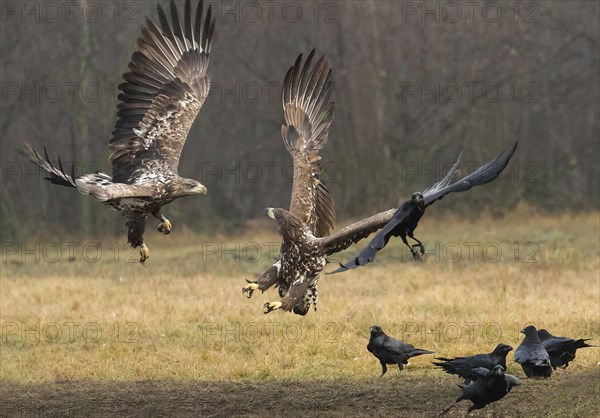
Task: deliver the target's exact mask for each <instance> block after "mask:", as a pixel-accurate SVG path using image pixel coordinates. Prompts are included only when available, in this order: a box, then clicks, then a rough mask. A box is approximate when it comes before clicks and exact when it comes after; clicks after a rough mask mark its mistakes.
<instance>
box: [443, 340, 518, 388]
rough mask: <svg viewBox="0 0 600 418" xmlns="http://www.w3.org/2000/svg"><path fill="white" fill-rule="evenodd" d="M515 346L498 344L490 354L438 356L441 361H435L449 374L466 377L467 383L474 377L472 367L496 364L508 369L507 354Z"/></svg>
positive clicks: (489, 368) (491, 367)
mask: <svg viewBox="0 0 600 418" xmlns="http://www.w3.org/2000/svg"><path fill="white" fill-rule="evenodd" d="M512 349H513V348H512V347H511V346H510V345H506V344H498V345H497V346H496V348H494V351H492V352H491V353H489V354H476V355H474V356H470V357H456V358H453V359H448V358H443V357H436V360H441V362H439V363H438V362H433V364H435V365H436V366H438V367H441V368H442V369H444V370H445V371H446V373H448V374H456V375H458V376H460V377H462V378H463V379H465V384H468V383H469V382H470V381H471V380H472V379H473V377H472V374H473V372H472V371H471V370H472V369H475V368H477V367H483V368H485V369H488V370H492V369H493V368H494V367H495V366H497V365H500V366H502V367H503V368H504V370H506V355H507V354H508V352H509V351H511V350H512Z"/></svg>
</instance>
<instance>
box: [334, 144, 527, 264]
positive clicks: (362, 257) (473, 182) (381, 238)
mask: <svg viewBox="0 0 600 418" xmlns="http://www.w3.org/2000/svg"><path fill="white" fill-rule="evenodd" d="M518 143H519V142H518V141H517V142H515V145H514V146H513V147H512V149H511V150H509V151H502V152H501V153H500V154H499V155H498V156H497V157H496V158H494V159H493V160H490V161H488V162H487V163H485V164H484V165H482V166H481V167H479V168H478V169H477V170H475V171H474V172H473V173H471V174H469V175H467V176H465V177H463V178H462V179H460V180H458V181H456V182H454V183H451V181H452V178H453V177H454V175H455V174H456V171H457V168H458V164H459V163H460V158H461V156H462V153H461V154H460V155H459V157H458V159H457V161H456V162H455V163H454V165H453V166H452V168H451V169H450V171H448V174H446V176H445V177H444V178H443V179H442V180H440V181H439V182H437V183H435V184H434V185H433V186H431V187H430V188H428V189H426V190H425V191H424V192H423V193H422V194H423V200H424V205H425V207H427V206H428V205H431V204H432V203H434V202H435V201H436V200H439V199H442V198H443V197H444V196H445V195H447V194H448V193H452V192H464V191H467V190H469V189H471V188H472V187H474V186H480V185H483V184H486V183H489V182H491V181H493V180H494V179H496V177H498V175H500V173H501V172H502V171H503V170H504V169H505V168H506V166H507V165H508V162H509V161H510V159H511V158H512V156H513V154H514V153H515V150H516V149H517V145H518ZM410 204H411V201H407V202H405V203H403V204H402V205H401V206H400V208H398V209H397V210H396V211H395V213H393V214H392V215H391V217H390V221H389V222H388V223H387V224H386V225H385V226H383V228H382V229H381V231H379V232H378V233H377V235H375V236H374V237H373V239H372V240H371V241H370V242H369V244H368V245H367V246H366V247H365V248H364V249H363V250H362V251H361V252H360V253H359V254H358V256H356V257H353V258H352V259H351V260H349V261H348V262H346V263H344V264H340V267H339V268H338V269H336V270H334V271H333V272H331V273H330V274H333V273H340V272H343V271H346V270H350V269H355V268H357V267H360V266H364V265H365V264H368V263H370V262H372V261H373V260H375V255H376V253H377V252H378V251H379V250H381V249H383V248H384V247H385V246H386V244H387V243H388V241H389V239H390V238H391V237H392V235H394V231H396V230H397V227H398V226H399V225H401V224H403V223H404V222H407V221H408V220H409V219H410V217H411V216H414V215H411V213H412V211H411V210H410V207H409V205H410ZM414 222H415V227H416V223H417V222H418V220H415V221H414Z"/></svg>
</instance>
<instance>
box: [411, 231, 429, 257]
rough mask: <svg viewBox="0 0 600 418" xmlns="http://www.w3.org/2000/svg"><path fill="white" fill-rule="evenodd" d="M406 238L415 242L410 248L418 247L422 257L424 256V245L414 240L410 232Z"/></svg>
mask: <svg viewBox="0 0 600 418" xmlns="http://www.w3.org/2000/svg"><path fill="white" fill-rule="evenodd" d="M408 236H409V237H411V238H412V239H414V240H415V241H416V242H417V243H416V244H413V245H412V247H413V248H414V247H419V250H421V255H422V256H423V255H425V245H423V243H422V242H421V241H419V240H418V239H417V238H415V237H414V235H413V233H412V232H409V233H408Z"/></svg>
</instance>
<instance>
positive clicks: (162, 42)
mask: <svg viewBox="0 0 600 418" xmlns="http://www.w3.org/2000/svg"><path fill="white" fill-rule="evenodd" d="M170 9H171V22H172V24H169V21H168V19H167V16H166V13H165V11H164V10H163V9H162V7H161V6H160V5H158V16H159V20H160V26H161V27H160V28H158V27H157V26H156V25H155V24H154V22H152V21H151V20H149V19H146V24H145V25H143V26H142V30H141V36H140V37H138V39H137V48H136V51H135V52H134V53H133V55H132V57H131V62H130V63H129V72H128V73H125V74H124V75H123V78H124V79H125V82H124V83H122V84H121V85H120V86H119V89H121V90H122V93H121V94H120V95H119V100H120V102H119V104H118V105H117V117H118V119H117V123H116V126H115V130H114V131H113V133H112V138H111V139H110V141H109V149H110V150H111V151H112V154H111V156H110V161H111V163H112V171H113V181H115V182H123V183H128V182H131V181H132V179H131V175H132V174H133V172H134V171H135V170H136V169H138V168H139V167H140V165H141V163H142V161H144V160H153V159H154V160H161V161H164V162H165V163H166V166H167V167H169V168H170V169H171V170H172V171H173V172H175V173H176V172H177V166H178V164H179V157H180V155H181V150H182V149H183V146H184V144H185V140H186V137H187V134H188V132H189V130H190V127H191V126H192V123H193V122H194V119H195V118H196V115H197V114H198V112H199V111H200V107H201V106H202V103H204V100H205V99H206V96H207V95H208V91H209V87H210V86H209V83H210V79H209V75H208V73H207V66H208V57H209V53H210V46H211V41H212V34H213V31H214V27H215V19H214V17H213V15H212V9H211V7H210V6H209V7H208V11H207V13H206V17H205V18H204V22H203V23H202V21H203V18H202V14H203V2H202V1H200V2H199V4H198V7H197V9H196V13H195V21H193V16H192V10H191V9H192V8H191V4H190V0H187V1H186V3H185V12H184V20H183V23H182V21H181V20H180V19H179V15H178V13H177V7H176V5H175V2H174V1H173V0H171V4H170Z"/></svg>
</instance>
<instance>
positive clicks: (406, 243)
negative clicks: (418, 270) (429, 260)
mask: <svg viewBox="0 0 600 418" xmlns="http://www.w3.org/2000/svg"><path fill="white" fill-rule="evenodd" d="M400 238H402V242H403V243H404V245H406V246H407V247H408V249H409V250H410V253H411V254H412V256H413V258H414V259H415V260H420V259H421V256H420V255H419V253H418V252H416V251H415V249H414V248H413V247H412V246H411V245H410V244H409V243H408V241H407V240H406V235H401V236H400ZM411 238H412V237H411ZM413 239H414V238H413ZM415 241H416V240H415Z"/></svg>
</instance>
